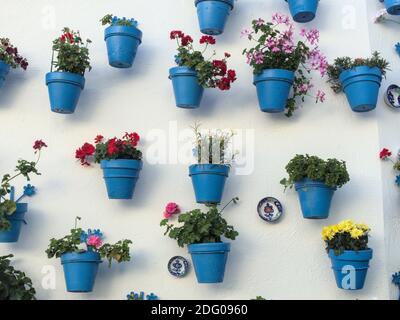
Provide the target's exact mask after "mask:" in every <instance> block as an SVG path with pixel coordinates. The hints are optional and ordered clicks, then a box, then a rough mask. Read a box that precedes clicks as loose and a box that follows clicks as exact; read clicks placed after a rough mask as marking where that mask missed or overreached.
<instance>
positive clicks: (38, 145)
mask: <svg viewBox="0 0 400 320" xmlns="http://www.w3.org/2000/svg"><path fill="white" fill-rule="evenodd" d="M42 148H47V144H46V143H44V142H43V141H42V140H36V141H35V143H34V144H33V149H35V150H41V149H42Z"/></svg>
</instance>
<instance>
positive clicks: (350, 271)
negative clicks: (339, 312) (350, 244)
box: [329, 249, 373, 290]
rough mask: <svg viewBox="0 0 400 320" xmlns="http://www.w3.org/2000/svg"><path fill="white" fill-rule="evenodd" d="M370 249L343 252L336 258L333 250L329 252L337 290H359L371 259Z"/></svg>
mask: <svg viewBox="0 0 400 320" xmlns="http://www.w3.org/2000/svg"><path fill="white" fill-rule="evenodd" d="M372 254H373V251H372V249H367V250H362V251H344V252H343V253H342V254H341V255H338V256H336V255H335V252H334V251H333V250H330V251H329V257H330V258H331V261H332V269H333V272H334V274H335V279H336V284H337V286H338V288H339V289H345V290H361V289H362V288H363V287H364V284H365V278H366V277H367V272H368V268H369V261H370V260H371V259H372Z"/></svg>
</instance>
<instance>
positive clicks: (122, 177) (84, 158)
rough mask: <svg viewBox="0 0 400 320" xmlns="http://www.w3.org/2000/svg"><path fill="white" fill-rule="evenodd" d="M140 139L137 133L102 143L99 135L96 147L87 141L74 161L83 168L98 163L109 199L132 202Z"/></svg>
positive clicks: (139, 152)
mask: <svg viewBox="0 0 400 320" xmlns="http://www.w3.org/2000/svg"><path fill="white" fill-rule="evenodd" d="M139 140H140V136H139V135H138V134H137V133H136V132H132V133H125V135H124V136H123V137H122V139H118V138H116V137H114V138H112V139H108V140H104V137H103V136H102V135H98V136H97V137H96V138H95V139H94V142H95V145H92V144H90V143H87V142H86V143H85V144H83V146H82V147H80V148H79V149H78V150H76V152H75V158H76V159H78V160H79V161H80V163H81V164H82V165H83V166H90V162H91V161H94V162H95V163H100V166H101V168H102V169H103V173H104V180H105V183H106V187H107V193H108V198H109V199H132V197H133V193H134V191H135V186H136V182H137V180H138V179H139V173H140V170H142V167H143V162H142V152H141V151H140V150H138V149H137V144H138V143H139Z"/></svg>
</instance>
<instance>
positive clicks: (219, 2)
mask: <svg viewBox="0 0 400 320" xmlns="http://www.w3.org/2000/svg"><path fill="white" fill-rule="evenodd" d="M194 4H195V6H196V8H197V17H198V19H199V25H200V31H201V32H202V33H205V34H208V35H219V34H222V33H223V32H224V29H225V24H226V21H227V20H228V17H229V15H230V13H231V11H232V10H233V7H234V0H195V1H194Z"/></svg>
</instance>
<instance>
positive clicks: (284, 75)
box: [253, 69, 295, 85]
mask: <svg viewBox="0 0 400 320" xmlns="http://www.w3.org/2000/svg"><path fill="white" fill-rule="evenodd" d="M294 77H295V72H294V71H291V70H287V69H264V70H263V71H262V72H261V73H257V74H254V76H253V84H254V85H256V84H257V83H258V82H263V81H267V80H278V81H286V82H288V83H290V84H293V81H294Z"/></svg>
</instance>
